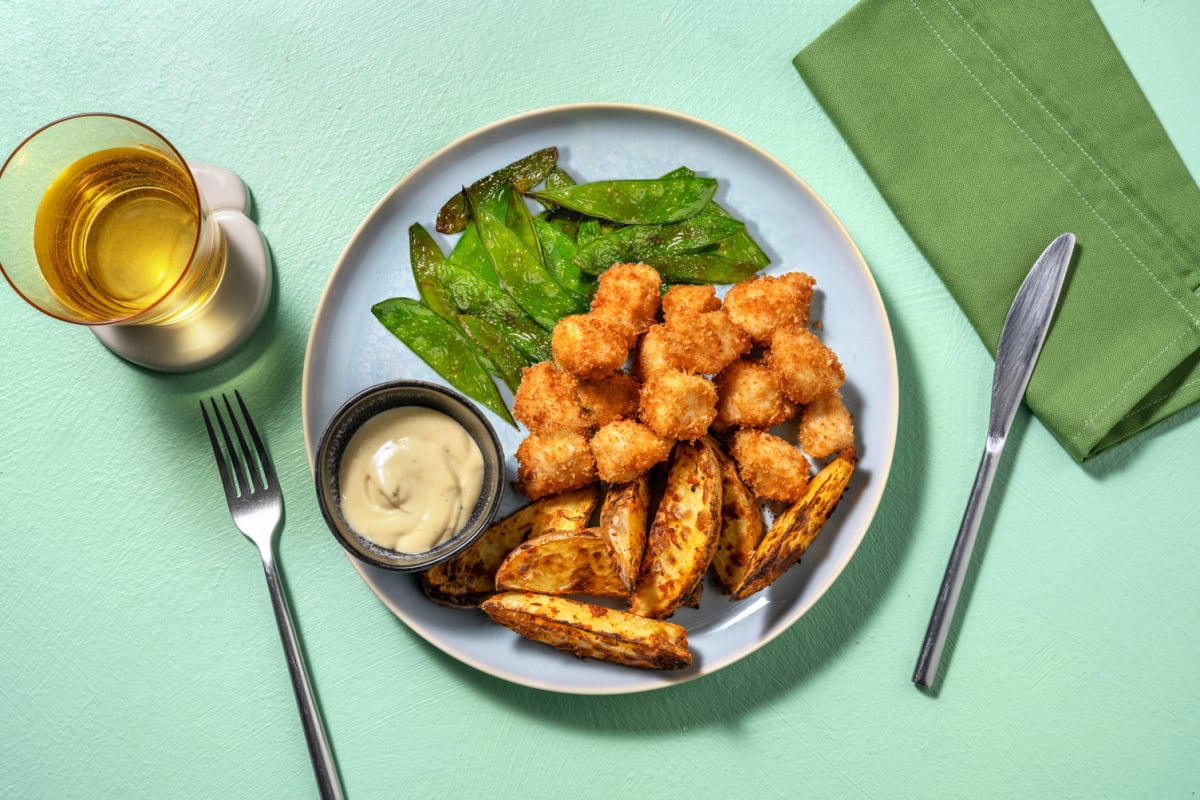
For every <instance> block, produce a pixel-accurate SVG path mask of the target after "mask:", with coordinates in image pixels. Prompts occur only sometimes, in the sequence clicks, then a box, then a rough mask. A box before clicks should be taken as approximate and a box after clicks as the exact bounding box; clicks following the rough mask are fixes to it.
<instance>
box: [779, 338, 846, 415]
mask: <svg viewBox="0 0 1200 800" xmlns="http://www.w3.org/2000/svg"><path fill="white" fill-rule="evenodd" d="M766 364H767V366H768V367H770V368H771V371H772V372H774V373H775V375H776V377H778V378H779V383H780V386H781V387H782V388H783V393H784V395H786V396H787V398H788V399H789V400H791V401H792V402H794V403H799V404H801V405H806V404H808V403H811V402H812V401H813V400H816V399H817V398H818V397H823V396H825V395H827V394H830V393H831V392H834V391H836V390H837V389H838V388H840V387H841V385H842V383H844V382H845V380H846V372H845V370H843V369H842V365H841V362H839V361H838V357H837V354H836V353H834V352H833V351H832V350H830V349H829V348H828V347H826V346H825V343H824V342H822V341H821V340H820V339H818V338H817V336H816V334H814V333H813V332H812V331H810V330H808V329H807V328H800V327H796V326H789V327H786V328H780V329H779V330H777V331H775V335H774V336H772V337H771V347H770V350H768V352H767V357H766Z"/></svg>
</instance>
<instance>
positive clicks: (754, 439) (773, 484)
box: [729, 428, 812, 503]
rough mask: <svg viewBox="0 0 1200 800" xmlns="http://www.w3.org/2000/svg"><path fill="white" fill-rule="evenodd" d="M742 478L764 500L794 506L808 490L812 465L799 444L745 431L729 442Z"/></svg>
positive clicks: (769, 434) (770, 435)
mask: <svg viewBox="0 0 1200 800" xmlns="http://www.w3.org/2000/svg"><path fill="white" fill-rule="evenodd" d="M729 455H731V456H733V460H734V462H736V464H737V471H738V476H739V477H741V479H742V482H743V483H745V484H746V485H747V486H748V487H750V491H752V492H754V494H755V495H756V496H758V497H760V498H767V499H769V500H783V501H785V502H788V503H794V502H796V501H797V500H799V499H800V498H801V497H803V496H804V493H805V491H807V490H808V476H809V473H810V472H811V470H812V465H811V464H809V463H808V459H807V458H805V457H804V454H803V453H801V452H800V449H799V448H798V447H796V446H795V445H792V444H789V443H788V442H786V441H784V440H783V439H781V438H779V437H778V436H776V435H775V434H773V433H767V432H766V431H759V430H754V429H753V428H742V429H741V430H739V431H738V432H737V433H735V434H734V435H733V436H732V437H731V438H730V440H729Z"/></svg>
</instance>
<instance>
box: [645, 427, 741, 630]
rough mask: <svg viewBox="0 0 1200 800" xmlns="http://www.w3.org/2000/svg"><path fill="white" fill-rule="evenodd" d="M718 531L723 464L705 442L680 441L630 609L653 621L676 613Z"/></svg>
mask: <svg viewBox="0 0 1200 800" xmlns="http://www.w3.org/2000/svg"><path fill="white" fill-rule="evenodd" d="M720 532H721V464H720V462H719V461H718V460H717V453H716V451H715V450H714V449H713V446H712V445H711V444H710V443H709V442H708V441H706V440H704V439H698V440H696V441H695V442H680V443H679V444H677V445H676V446H675V453H674V455H673V456H672V457H671V464H670V469H669V472H668V473H667V484H666V488H665V489H664V491H663V497H662V500H661V501H659V504H658V509H657V511H656V512H655V514H654V523H653V525H651V527H650V532H649V534H647V536H646V553H645V555H644V556H643V557H642V566H641V570H640V572H639V573H638V581H637V586H636V587H635V588H634V592H633V594H632V595H631V596H630V599H629V610H630V611H632V612H633V613H634V614H640V615H641V616H643V617H651V618H654V619H663V618H665V617H667V616H670V615H671V614H672V613H674V612H675V610H676V609H677V608H679V606H680V605H682V604H683V603H684V602H685V601H686V600H687V598H688V596H689V594H690V593H691V592H692V591H693V590H694V589H695V586H696V584H698V583H699V582H700V579H701V578H702V577H703V576H704V573H705V571H706V570H707V569H708V565H709V564H710V563H711V562H712V558H713V553H714V552H715V551H716V548H717V537H718V536H719V535H720Z"/></svg>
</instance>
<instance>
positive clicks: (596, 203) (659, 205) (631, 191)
mask: <svg viewBox="0 0 1200 800" xmlns="http://www.w3.org/2000/svg"><path fill="white" fill-rule="evenodd" d="M716 191H717V181H716V179H715V178H667V179H665V180H664V179H662V178H654V179H650V180H616V181H595V182H593V183H580V184H576V185H575V186H564V187H561V188H559V189H544V190H542V191H540V192H539V191H533V192H529V194H530V195H531V196H533V197H535V198H537V199H538V200H539V201H540V202H543V203H546V202H549V203H552V204H555V205H560V206H566V207H567V208H569V209H572V210H574V211H578V212H580V213H581V214H587V215H588V216H590V217H597V218H599V219H606V220H609V221H611V222H621V223H625V224H628V225H654V224H660V223H664V222H678V221H679V220H681V219H687V218H688V217H691V216H694V215H696V214H697V213H699V212H700V210H701V209H702V208H704V207H705V206H706V205H708V203H709V201H711V200H712V198H713V194H714V193H715V192H716Z"/></svg>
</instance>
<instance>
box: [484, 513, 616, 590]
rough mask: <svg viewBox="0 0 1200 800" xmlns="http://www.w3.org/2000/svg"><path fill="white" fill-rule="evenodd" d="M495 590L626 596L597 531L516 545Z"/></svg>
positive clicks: (556, 533) (562, 533)
mask: <svg viewBox="0 0 1200 800" xmlns="http://www.w3.org/2000/svg"><path fill="white" fill-rule="evenodd" d="M496 590H497V591H508V590H519V591H526V592H539V593H541V594H555V595H561V594H584V595H590V596H592V597H625V596H626V595H627V594H628V590H627V589H626V588H625V584H624V583H623V582H622V581H621V577H620V576H619V575H618V574H617V570H616V567H615V566H614V564H613V560H612V556H611V555H610V554H609V550H608V543H607V542H605V540H604V538H603V537H602V536H601V535H600V531H599V529H597V528H584V529H583V530H576V531H553V532H551V533H546V534H543V535H541V536H537V537H535V538H532V539H527V540H526V541H524V542H522V543H521V544H519V545H517V546H516V547H515V548H514V549H513V550H512V551H511V552H510V553H509V554H508V556H506V557H505V559H504V561H503V562H501V564H500V566H499V568H497V570H496Z"/></svg>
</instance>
